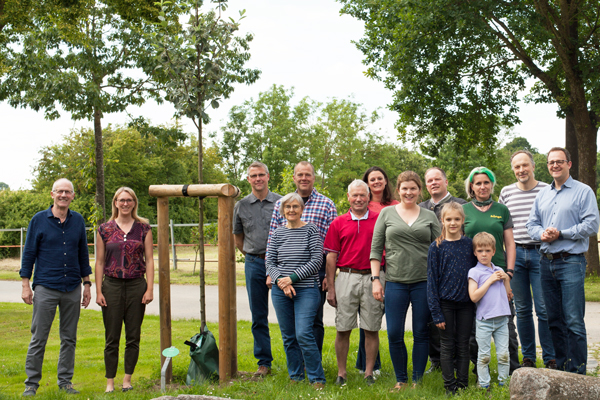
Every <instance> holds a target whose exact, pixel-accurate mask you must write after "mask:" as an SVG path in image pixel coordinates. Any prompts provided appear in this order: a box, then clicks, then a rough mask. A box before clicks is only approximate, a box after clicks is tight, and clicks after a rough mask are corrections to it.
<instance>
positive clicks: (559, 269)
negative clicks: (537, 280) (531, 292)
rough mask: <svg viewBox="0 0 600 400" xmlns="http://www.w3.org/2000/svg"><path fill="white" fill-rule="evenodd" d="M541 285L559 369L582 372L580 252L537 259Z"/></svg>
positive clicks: (583, 335) (584, 343) (584, 338)
mask: <svg viewBox="0 0 600 400" xmlns="http://www.w3.org/2000/svg"><path fill="white" fill-rule="evenodd" d="M540 260H541V261H540V270H541V276H542V289H543V291H544V301H545V303H546V312H547V313H548V325H549V326H550V334H551V335H552V343H553V344H554V352H555V353H556V364H557V365H558V368H559V369H562V370H565V371H567V372H576V373H578V374H582V375H585V373H586V365H587V333H586V330H585V321H584V317H585V293H584V285H583V284H584V280H585V267H586V265H587V262H586V260H585V257H584V256H583V255H573V256H569V257H565V258H560V259H557V260H548V259H547V258H546V257H544V256H542V257H541V259H540Z"/></svg>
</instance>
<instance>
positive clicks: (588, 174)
mask: <svg viewBox="0 0 600 400" xmlns="http://www.w3.org/2000/svg"><path fill="white" fill-rule="evenodd" d="M340 2H341V3H342V4H343V5H344V6H343V8H342V12H344V13H348V14H350V15H353V16H355V17H356V18H358V19H360V20H362V21H364V22H365V37H364V38H363V39H361V40H360V41H359V42H358V48H359V49H360V50H361V51H362V52H363V53H364V54H365V56H366V58H365V61H364V62H365V64H367V65H368V66H369V69H368V71H367V73H368V75H369V76H371V77H372V78H375V79H380V80H383V81H384V82H385V84H386V86H387V87H388V88H389V89H390V90H393V91H394V92H395V96H394V102H393V104H392V105H391V108H392V109H393V110H395V111H397V112H398V113H399V116H400V117H399V121H398V128H399V130H400V134H401V135H400V136H401V137H402V138H407V137H410V138H412V139H413V140H414V141H416V142H418V143H420V144H421V146H422V148H423V149H424V151H425V152H426V153H427V154H429V155H432V156H435V155H437V153H438V149H440V148H442V147H443V146H444V145H445V144H446V143H449V144H450V145H451V146H452V147H453V148H454V149H456V151H458V152H460V153H462V154H465V153H467V152H468V151H469V149H471V148H474V147H479V148H482V149H483V150H484V152H486V153H493V151H494V147H495V146H496V145H497V143H498V133H499V132H500V131H501V130H502V129H505V128H510V127H511V126H513V125H514V124H516V123H518V122H519V120H518V118H517V116H516V113H517V111H518V107H517V103H518V100H519V94H520V93H521V92H523V91H524V90H525V89H526V82H527V80H528V79H533V80H535V84H534V85H533V87H532V88H531V90H530V91H529V94H528V97H527V99H528V100H529V101H533V102H537V103H540V102H541V103H553V104H556V105H557V108H558V111H557V114H558V115H559V116H560V117H563V118H566V121H567V125H566V126H567V127H571V128H573V129H566V135H567V136H566V143H567V147H568V148H569V150H570V152H571V153H572V155H573V157H574V160H575V164H576V165H578V178H579V179H580V180H581V181H583V182H584V183H586V184H588V185H590V186H591V187H592V188H593V189H594V190H595V189H596V152H597V132H598V126H599V124H600V91H599V90H597V85H598V82H600V69H599V68H597V66H598V65H600V52H599V51H598V48H599V47H600V29H599V28H600V25H599V24H600V7H598V2H597V1H595V0H571V1H562V2H551V1H548V0H535V1H531V2H523V1H495V0H476V1H463V2H456V1H452V0H424V1H423V0H409V1H402V2H398V1H395V0H383V1H377V2H373V1H369V0H340ZM571 132H572V133H574V135H570V133H571ZM573 172H574V173H576V172H577V171H575V170H574V171H573ZM592 241H596V238H593V240H592ZM598 261H599V260H598V249H597V246H591V247H590V253H589V254H588V263H589V266H590V270H591V271H595V272H596V273H599V272H600V265H599V262H598Z"/></svg>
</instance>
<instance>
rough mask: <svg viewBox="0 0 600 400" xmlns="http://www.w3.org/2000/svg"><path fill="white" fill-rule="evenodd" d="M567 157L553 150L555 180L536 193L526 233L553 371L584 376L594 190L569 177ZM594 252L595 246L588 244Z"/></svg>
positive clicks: (550, 167)
mask: <svg viewBox="0 0 600 400" xmlns="http://www.w3.org/2000/svg"><path fill="white" fill-rule="evenodd" d="M570 169H571V155H570V154H569V152H568V151H567V150H566V149H563V148H561V147H553V148H552V149H550V151H549V152H548V171H550V175H552V178H554V180H553V182H552V184H551V185H550V186H546V187H545V188H543V189H542V190H540V192H539V193H538V195H537V197H536V198H535V201H534V203H533V208H532V209H531V213H530V214H529V220H528V221H527V224H526V226H527V233H529V236H530V237H531V238H532V239H533V240H539V241H541V242H542V245H541V247H540V253H541V259H540V274H541V280H542V292H543V294H544V301H545V303H546V312H547V314H548V325H549V327H550V334H551V336H552V343H553V344H554V351H555V354H556V363H557V365H558V369H561V370H565V371H568V372H575V373H578V374H582V375H585V373H586V365H587V333H586V329H585V321H584V317H585V292H584V280H585V269H586V265H587V262H586V260H585V256H584V254H583V253H585V252H586V251H587V250H588V247H589V238H590V237H591V236H593V237H595V235H596V233H597V232H598V220H599V215H598V203H597V202H596V196H595V194H594V192H593V190H592V189H591V188H590V187H589V186H587V185H585V184H583V183H581V182H578V181H576V180H574V179H573V178H572V177H571V176H570V174H569V170H570ZM592 245H593V246H596V245H597V244H596V243H593V244H592Z"/></svg>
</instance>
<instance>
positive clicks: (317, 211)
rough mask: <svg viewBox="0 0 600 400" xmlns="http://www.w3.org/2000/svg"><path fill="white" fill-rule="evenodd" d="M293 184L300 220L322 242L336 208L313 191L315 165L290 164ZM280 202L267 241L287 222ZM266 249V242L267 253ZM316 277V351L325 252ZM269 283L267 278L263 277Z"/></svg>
mask: <svg viewBox="0 0 600 400" xmlns="http://www.w3.org/2000/svg"><path fill="white" fill-rule="evenodd" d="M294 183H295V184H296V193H298V194H299V195H300V197H302V200H303V201H304V211H303V212H302V218H301V219H302V221H304V222H311V223H313V224H315V225H316V226H317V228H319V233H320V236H321V240H322V241H323V242H325V237H326V236H327V231H328V230H329V225H330V224H331V223H332V222H333V220H334V219H335V218H336V217H337V210H336V209H335V204H333V201H331V199H329V198H328V197H326V196H323V195H322V194H321V193H319V192H317V191H316V190H315V188H314V186H315V167H313V165H312V164H311V163H309V162H308V161H300V162H299V163H298V164H296V166H295V167H294ZM280 207H281V202H280V201H278V202H277V203H275V208H274V209H273V217H272V218H271V227H270V229H269V242H270V241H271V236H272V235H273V232H275V229H277V228H279V227H280V226H282V225H285V224H286V223H287V220H286V219H285V218H284V217H283V216H282V215H281V214H280V213H279V208H280ZM268 252H269V248H268V245H267V253H268ZM319 279H320V282H321V285H322V286H321V288H322V291H321V305H320V307H319V311H318V312H317V317H316V318H315V324H314V334H315V339H316V340H317V346H318V347H319V352H320V353H323V338H324V336H325V326H324V325H323V306H324V304H325V300H326V298H327V293H326V291H327V281H326V280H325V254H324V255H323V263H322V265H321V269H320V270H319ZM267 282H269V278H267Z"/></svg>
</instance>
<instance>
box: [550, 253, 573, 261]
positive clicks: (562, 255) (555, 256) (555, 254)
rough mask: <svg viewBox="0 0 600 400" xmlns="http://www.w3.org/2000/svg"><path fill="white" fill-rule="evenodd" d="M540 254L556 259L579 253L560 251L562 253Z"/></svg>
mask: <svg viewBox="0 0 600 400" xmlns="http://www.w3.org/2000/svg"><path fill="white" fill-rule="evenodd" d="M542 255H543V256H544V257H546V258H547V259H548V260H558V259H559V258H566V257H570V256H578V255H579V254H572V253H567V252H562V253H542Z"/></svg>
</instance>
